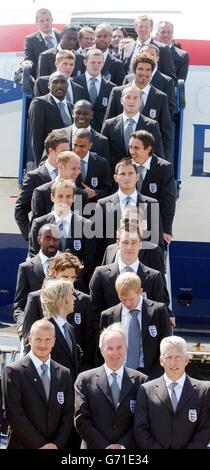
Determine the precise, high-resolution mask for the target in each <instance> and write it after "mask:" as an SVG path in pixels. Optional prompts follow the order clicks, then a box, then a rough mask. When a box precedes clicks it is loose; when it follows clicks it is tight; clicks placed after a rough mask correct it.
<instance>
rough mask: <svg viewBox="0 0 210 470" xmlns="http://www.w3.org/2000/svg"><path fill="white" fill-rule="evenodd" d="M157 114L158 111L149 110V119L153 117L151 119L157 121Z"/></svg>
mask: <svg viewBox="0 0 210 470" xmlns="http://www.w3.org/2000/svg"><path fill="white" fill-rule="evenodd" d="M156 114H157V111H156V109H152V108H151V109H150V110H149V117H151V119H155V118H156Z"/></svg>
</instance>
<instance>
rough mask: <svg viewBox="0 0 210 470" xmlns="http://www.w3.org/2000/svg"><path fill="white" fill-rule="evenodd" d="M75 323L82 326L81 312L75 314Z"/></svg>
mask: <svg viewBox="0 0 210 470" xmlns="http://www.w3.org/2000/svg"><path fill="white" fill-rule="evenodd" d="M74 323H76V325H80V323H81V313H80V312H75V314H74Z"/></svg>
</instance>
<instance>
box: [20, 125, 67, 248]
mask: <svg viewBox="0 0 210 470" xmlns="http://www.w3.org/2000/svg"><path fill="white" fill-rule="evenodd" d="M44 147H45V153H46V159H45V161H44V165H41V166H39V167H38V168H36V170H33V171H29V172H28V173H26V175H25V177H24V181H23V185H22V187H21V191H20V194H19V196H18V198H17V200H16V202H15V212H14V215H15V220H16V222H17V224H18V227H19V229H20V231H21V233H22V235H23V237H24V238H25V240H28V235H29V231H30V220H29V213H30V212H31V200H32V194H33V191H34V189H35V188H37V187H38V186H40V185H42V184H44V183H48V182H51V181H53V180H54V179H55V177H56V175H57V168H56V167H57V162H56V159H57V155H58V154H59V153H60V152H63V151H64V150H69V142H68V139H67V137H66V135H65V133H63V134H62V133H61V132H59V133H58V132H56V131H52V132H50V134H49V135H48V136H47V138H46V139H45V142H44Z"/></svg>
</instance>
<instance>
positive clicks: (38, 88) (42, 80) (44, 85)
mask: <svg viewBox="0 0 210 470" xmlns="http://www.w3.org/2000/svg"><path fill="white" fill-rule="evenodd" d="M70 81H71V87H72V94H73V103H76V101H79V100H82V99H84V90H83V88H82V87H81V86H80V85H78V83H75V82H74V81H73V80H72V79H71V78H70ZM48 82H49V75H47V76H44V77H38V78H37V79H36V82H35V84H34V96H43V95H47V93H49V88H48Z"/></svg>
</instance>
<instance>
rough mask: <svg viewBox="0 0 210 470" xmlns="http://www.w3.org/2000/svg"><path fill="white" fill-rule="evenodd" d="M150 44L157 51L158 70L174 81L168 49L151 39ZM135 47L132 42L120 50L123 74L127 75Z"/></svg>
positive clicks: (172, 66)
mask: <svg viewBox="0 0 210 470" xmlns="http://www.w3.org/2000/svg"><path fill="white" fill-rule="evenodd" d="M150 43H151V44H155V45H156V46H157V47H158V49H159V53H160V56H159V62H158V69H159V70H160V72H162V73H164V74H165V75H168V76H169V77H172V78H173V79H174V80H175V79H176V72H175V68H174V63H173V60H172V56H171V50H170V48H169V47H168V46H166V45H165V44H162V43H161V42H158V41H156V40H155V39H151V40H150ZM135 47H136V42H134V43H133V42H132V43H130V44H127V46H125V47H124V48H123V50H122V57H121V59H122V60H123V61H124V66H125V73H128V68H129V66H130V63H131V61H132V55H133V52H134V49H135Z"/></svg>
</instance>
